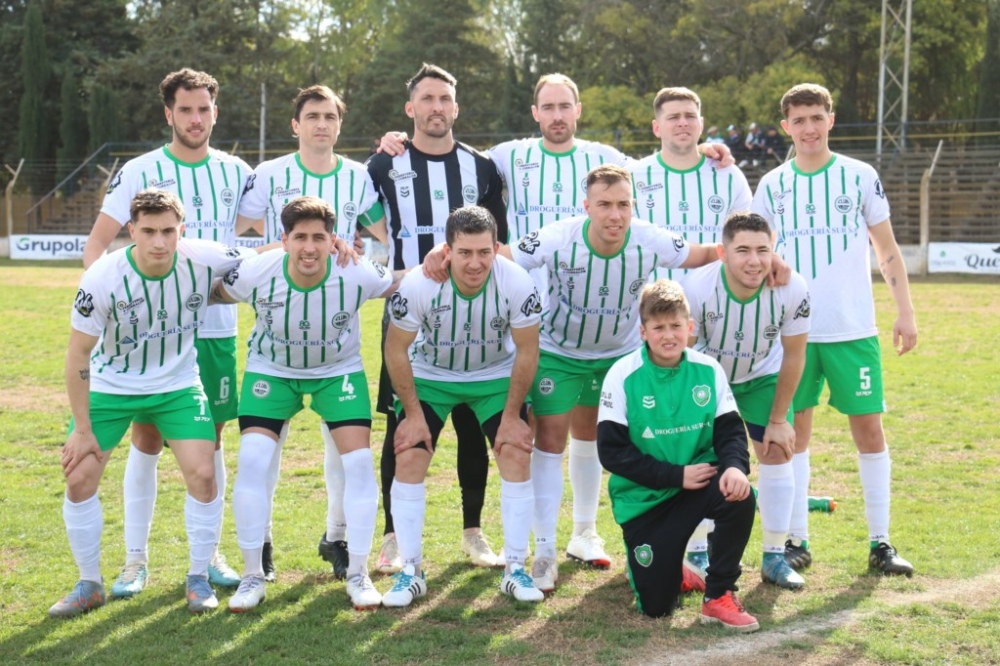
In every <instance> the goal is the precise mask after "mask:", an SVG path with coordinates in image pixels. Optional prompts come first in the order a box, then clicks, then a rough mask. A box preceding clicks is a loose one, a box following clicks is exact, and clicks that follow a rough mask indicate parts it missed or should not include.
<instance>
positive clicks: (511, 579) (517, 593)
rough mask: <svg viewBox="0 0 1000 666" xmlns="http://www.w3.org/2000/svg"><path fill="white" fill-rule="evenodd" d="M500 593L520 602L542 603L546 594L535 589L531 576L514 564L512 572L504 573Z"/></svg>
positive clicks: (511, 566)
mask: <svg viewBox="0 0 1000 666" xmlns="http://www.w3.org/2000/svg"><path fill="white" fill-rule="evenodd" d="M500 591H501V592H503V593H504V594H506V595H508V596H511V597H514V598H515V599H517V600H518V601H541V600H542V599H544V598H545V593H544V592H542V591H541V590H539V589H538V588H537V587H535V583H534V581H533V580H532V579H531V576H529V575H528V572H527V571H525V570H524V567H523V566H522V565H520V564H517V563H512V564H511V565H510V571H509V572H505V573H504V575H503V578H502V579H501V580H500Z"/></svg>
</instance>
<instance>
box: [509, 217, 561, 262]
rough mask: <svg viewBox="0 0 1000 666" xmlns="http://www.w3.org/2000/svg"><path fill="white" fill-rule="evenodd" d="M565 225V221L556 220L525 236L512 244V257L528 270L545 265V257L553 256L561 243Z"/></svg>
mask: <svg viewBox="0 0 1000 666" xmlns="http://www.w3.org/2000/svg"><path fill="white" fill-rule="evenodd" d="M563 227H565V223H563V222H554V223H552V224H547V225H545V226H544V227H542V228H541V229H536V230H535V231H532V232H531V233H530V234H527V235H525V236H523V237H522V238H521V240H519V241H518V242H517V244H516V245H511V246H510V257H511V259H512V260H513V261H514V263H515V264H517V265H518V266H520V267H521V268H523V269H524V270H526V271H530V270H531V269H532V268H539V267H541V266H545V258H546V257H551V256H552V255H553V254H554V253H555V250H556V249H557V248H558V247H559V245H560V242H561V239H562V234H561V233H560V229H562V228H563Z"/></svg>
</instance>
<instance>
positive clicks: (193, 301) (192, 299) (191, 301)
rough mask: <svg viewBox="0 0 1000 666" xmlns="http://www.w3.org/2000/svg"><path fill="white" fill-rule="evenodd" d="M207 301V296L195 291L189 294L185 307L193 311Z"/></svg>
mask: <svg viewBox="0 0 1000 666" xmlns="http://www.w3.org/2000/svg"><path fill="white" fill-rule="evenodd" d="M204 302H205V297H204V296H202V295H201V294H198V293H194V294H191V295H190V296H188V299H187V302H186V303H184V307H186V308H187V309H188V310H191V311H192V312H193V311H194V310H197V309H198V308H200V307H201V304H202V303H204Z"/></svg>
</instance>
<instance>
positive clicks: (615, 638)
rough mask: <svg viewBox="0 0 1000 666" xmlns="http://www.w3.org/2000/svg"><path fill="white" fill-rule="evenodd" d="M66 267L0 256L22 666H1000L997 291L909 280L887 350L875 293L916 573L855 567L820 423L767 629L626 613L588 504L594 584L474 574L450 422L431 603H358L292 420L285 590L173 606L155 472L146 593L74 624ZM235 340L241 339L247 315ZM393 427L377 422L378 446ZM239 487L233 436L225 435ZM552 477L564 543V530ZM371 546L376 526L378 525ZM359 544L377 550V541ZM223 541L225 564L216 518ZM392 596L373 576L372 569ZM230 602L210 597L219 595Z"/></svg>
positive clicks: (172, 515)
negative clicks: (908, 349) (322, 546)
mask: <svg viewBox="0 0 1000 666" xmlns="http://www.w3.org/2000/svg"><path fill="white" fill-rule="evenodd" d="M79 275H80V270H79V269H78V268H76V267H74V266H72V265H70V264H42V263H35V264H31V265H25V264H11V263H10V262H0V312H2V321H0V339H2V340H3V345H2V346H0V470H2V471H0V654H2V655H3V656H4V657H5V658H6V659H7V660H10V661H13V662H15V663H47V664H52V663H79V662H83V661H90V662H94V663H102V664H103V663H113V664H117V663H134V662H147V663H185V664H194V663H205V662H208V661H215V662H220V663H263V664H269V663H279V662H284V663H298V662H320V661H324V662H327V663H343V664H350V665H357V664H441V663H443V664H465V663H473V662H474V663H497V664H508V663H510V664H514V663H517V664H574V666H577V665H581V664H618V663H650V662H657V661H664V660H667V659H677V660H681V661H691V662H695V661H708V662H722V661H727V662H728V661H732V660H733V659H734V658H735V659H741V660H746V659H749V660H750V661H751V662H757V663H761V662H776V661H791V662H805V663H840V664H846V663H852V664H853V663H893V664H896V663H898V664H926V663H941V664H945V663H949V664H950V663H960V664H983V663H1000V602H998V601H997V599H998V594H1000V539H998V538H997V535H998V534H1000V492H998V482H1000V472H998V470H997V461H998V450H1000V427H998V425H997V414H998V413H1000V388H998V384H997V379H998V377H1000V371H998V369H1000V352H998V351H997V345H996V337H997V332H998V329H1000V327H998V326H997V322H998V317H1000V286H998V285H997V283H996V281H995V280H979V281H977V280H958V279H955V280H943V279H941V278H938V279H935V280H928V281H918V282H916V283H915V284H914V286H913V295H914V302H915V304H916V307H917V310H918V324H919V326H920V327H921V328H920V330H921V339H920V345H919V347H918V348H917V350H916V351H915V352H913V353H911V354H909V355H907V356H905V357H902V358H897V357H896V356H895V355H894V354H893V353H891V350H889V344H890V341H889V339H888V337H889V336H888V334H887V333H886V332H887V331H889V330H891V319H890V315H891V313H892V312H893V308H892V306H891V303H890V301H889V299H888V294H887V289H886V288H885V287H884V286H882V285H876V294H877V297H878V301H879V308H880V319H879V324H880V328H881V330H882V331H883V334H882V340H883V346H884V348H885V350H886V353H885V375H886V389H887V398H888V403H889V410H890V411H889V412H888V414H886V416H885V427H886V431H887V434H888V438H889V443H890V448H891V451H892V457H893V489H894V493H893V509H892V513H893V524H892V534H893V541H894V543H895V544H896V546H897V547H898V548H899V549H900V552H901V554H903V555H904V556H905V557H907V558H908V559H910V560H911V561H912V562H913V563H914V565H915V566H916V567H917V575H916V576H914V578H912V579H883V578H876V577H872V576H869V575H867V573H866V566H867V560H866V549H867V545H866V535H867V530H866V527H865V519H864V505H863V501H862V498H861V489H860V484H859V482H858V478H857V463H856V456H855V454H854V453H853V445H852V443H851V441H850V435H849V432H848V431H847V428H846V421H845V419H844V418H843V417H841V416H839V415H837V414H836V413H834V412H833V411H832V410H830V409H828V408H823V409H820V410H818V411H817V416H816V432H815V433H814V439H813V442H814V444H813V483H812V494H814V495H831V496H834V497H836V498H837V500H838V502H839V506H838V508H837V511H836V512H835V513H833V514H816V513H814V514H812V519H811V531H812V540H811V542H812V548H813V553H814V557H815V560H816V564H815V565H814V566H813V567H812V568H811V569H810V570H809V571H808V573H807V587H806V589H805V590H803V591H801V592H799V593H791V592H779V591H777V590H776V589H774V588H772V587H770V586H763V585H761V584H760V583H759V575H760V574H759V569H758V564H759V561H758V560H759V557H758V554H757V553H758V551H759V547H760V533H759V526H758V529H755V531H754V536H753V538H752V540H751V544H750V546H749V548H748V550H747V554H746V556H745V557H744V563H745V565H746V566H745V569H744V577H743V579H742V581H741V583H742V588H743V589H742V598H743V600H744V601H745V603H746V605H747V607H748V609H749V610H750V611H751V612H752V613H754V614H755V615H757V616H758V618H759V620H760V622H761V626H762V630H761V632H759V633H757V634H755V635H753V636H740V637H731V636H729V635H727V634H724V633H723V632H722V631H721V630H718V629H709V628H703V627H701V626H700V625H699V624H698V621H697V616H698V604H697V603H695V600H693V599H692V600H689V601H688V602H687V604H686V605H685V607H684V608H683V609H681V610H680V611H679V612H678V613H677V614H676V615H675V617H674V618H673V619H671V620H657V621H652V620H648V619H645V618H643V617H641V616H639V615H638V614H637V613H636V612H635V611H634V610H633V607H632V600H631V593H630V590H629V589H628V587H627V585H626V583H625V578H624V575H623V568H622V564H621V563H622V560H623V552H622V546H621V541H620V532H619V531H618V528H617V527H616V526H615V525H614V523H613V522H612V520H611V515H610V510H609V506H608V501H607V498H606V497H604V498H603V499H602V507H601V514H600V521H601V524H600V531H601V533H602V534H603V535H604V536H605V537H606V538H607V540H608V550H609V552H610V553H611V554H612V555H613V556H614V557H615V560H616V564H615V566H614V567H613V568H612V570H611V571H610V572H597V571H591V570H587V569H584V568H581V567H578V566H576V565H574V564H571V563H568V562H562V563H561V566H560V573H561V578H560V586H559V588H558V589H557V591H556V592H555V594H554V595H553V596H551V597H550V598H548V599H547V600H546V601H545V602H543V603H541V604H538V605H527V604H518V603H515V602H512V601H511V600H509V599H508V598H506V597H502V596H501V595H500V594H499V592H498V590H497V583H498V582H499V574H498V573H496V572H490V571H481V570H474V569H472V568H470V567H468V566H466V565H465V564H464V562H463V559H462V557H461V554H460V552H459V549H458V544H459V540H460V534H461V510H460V499H459V492H458V488H457V483H456V481H455V474H454V440H453V438H452V437H451V436H450V429H447V430H446V434H445V437H444V440H443V442H444V443H443V444H442V446H441V447H440V449H439V453H438V455H437V456H436V457H435V461H434V464H433V465H432V468H431V474H430V477H429V482H428V504H429V511H428V517H427V524H426V529H425V534H426V538H425V559H426V562H427V568H428V582H429V584H430V595H429V596H428V598H426V599H422V600H419V601H417V602H416V603H415V604H414V605H413V607H411V608H410V609H408V610H406V611H403V612H398V611H389V610H386V609H380V610H379V611H377V612H374V613H358V612H355V611H353V610H350V608H349V605H348V603H347V598H346V595H345V594H344V591H343V583H341V582H338V581H334V580H333V579H332V578H331V577H330V576H329V575H328V568H327V565H326V564H325V563H324V562H322V561H321V560H320V559H319V558H318V557H317V555H316V542H317V541H318V539H319V536H320V534H321V532H322V531H323V528H324V524H325V512H326V499H325V489H324V484H323V475H322V443H321V441H320V438H319V433H318V424H319V421H318V419H317V418H316V416H315V415H314V414H312V413H311V412H305V413H303V414H301V415H300V416H299V417H298V418H297V419H296V420H295V421H294V422H293V425H292V432H291V434H290V436H289V441H288V444H287V445H286V450H285V455H284V458H283V462H282V477H281V482H280V484H279V486H278V492H277V497H276V501H275V528H274V537H275V543H276V564H277V566H278V570H279V580H278V582H277V583H275V584H271V585H270V586H269V587H268V599H267V601H266V602H265V603H264V604H263V605H262V606H261V607H260V609H259V610H257V611H255V612H251V613H248V614H245V615H240V616H237V615H231V614H229V613H228V612H226V611H224V610H221V611H219V612H216V613H213V614H209V615H206V616H201V617H195V616H192V615H190V614H189V613H188V612H187V610H186V608H185V605H184V603H183V576H184V573H185V571H186V568H187V546H186V541H185V535H184V526H183V499H184V490H183V485H182V483H181V479H180V475H179V473H178V472H177V466H176V464H175V462H174V461H173V460H172V458H170V456H169V455H166V456H164V457H163V458H162V460H161V463H160V470H161V471H160V491H159V492H160V494H159V500H158V503H157V509H156V518H155V521H154V526H153V533H152V537H151V540H150V543H151V553H150V558H151V571H152V579H151V583H150V586H149V587H148V588H147V590H146V591H145V592H143V594H142V595H140V596H139V597H136V598H135V599H133V600H130V601H122V602H115V603H110V604H108V605H107V606H106V607H104V608H102V609H100V610H98V611H95V612H93V613H90V614H88V615H87V616H84V617H82V618H79V619H76V620H71V621H52V620H49V619H47V617H46V615H45V612H46V610H47V608H48V606H49V605H50V604H51V603H53V602H54V601H55V600H56V599H57V598H58V597H59V596H61V595H62V594H64V593H65V592H67V591H68V590H69V589H70V587H71V586H72V585H73V583H74V581H75V580H76V569H75V565H74V564H73V560H72V556H71V555H70V552H69V547H68V544H67V541H66V535H65V529H64V527H63V523H62V518H61V505H62V495H63V482H62V475H61V470H60V466H59V452H60V447H61V445H62V443H63V439H64V437H65V429H66V424H67V422H68V419H69V409H68V405H67V402H66V398H65V394H64V391H63V386H62V382H63V380H62V372H63V371H62V365H63V356H64V353H65V345H66V340H67V335H68V330H69V326H68V314H69V308H70V305H71V303H72V298H73V295H74V294H75V290H76V283H77V280H78V279H79ZM242 314H243V320H242V321H241V326H242V327H243V328H242V330H244V331H246V330H249V328H248V324H249V320H248V315H249V312H248V310H247V309H244V311H243V313H242ZM379 316H380V304H379V303H372V304H369V305H368V306H366V309H365V310H364V312H363V317H364V320H365V323H364V327H365V332H366V335H365V341H366V344H367V350H368V353H367V355H366V358H365V363H366V367H367V368H368V376H369V379H370V380H372V381H371V384H372V385H371V389H372V396H373V397H374V395H375V382H374V380H375V379H377V364H378V356H377V354H378V350H377V341H378V332H377V330H378V329H377V326H378V318H379ZM383 429H384V422H383V421H382V420H381V417H378V416H377V417H376V421H375V424H374V426H373V433H372V441H373V442H375V443H376V447H375V448H376V456H378V455H379V452H380V448H381V437H382V432H383ZM226 447H227V449H226V459H227V462H228V468H229V478H230V491H231V487H232V479H233V476H234V474H235V472H236V459H237V451H238V433H237V430H236V427H235V425H230V426H229V427H228V428H227V430H226ZM123 452H124V450H122V451H118V452H117V453H116V454H115V455H114V456H113V457H112V461H111V463H110V464H109V466H108V470H107V473H106V474H105V478H104V483H103V486H102V489H101V499H102V503H103V505H104V517H105V530H104V550H103V559H102V570H103V571H104V574H105V577H106V578H107V579H112V578H113V577H114V576H115V575H116V573H117V570H118V567H119V565H120V564H121V560H122V554H123V549H124V547H123V541H122V511H121V477H122V470H123V466H124V461H125V455H123ZM490 488H491V490H490V492H489V494H488V499H487V506H486V512H485V516H484V525H485V529H486V532H487V534H488V535H489V537H490V538H491V540H492V542H493V544H494V546H496V547H499V545H500V541H501V529H500V523H499V515H498V514H499V512H498V505H499V499H498V497H499V484H498V475H497V474H496V472H495V467H494V469H493V471H491V475H490ZM569 498H570V494H569V489H568V487H567V493H566V502H565V506H564V507H563V510H562V514H561V521H560V527H561V531H560V543H562V544H564V543H565V541H566V539H567V538H568V530H569V528H570V521H571V510H570V504H569ZM379 532H381V516H380V527H379ZM374 547H375V548H376V549H377V547H378V543H377V539H376V544H375V545H374ZM223 551H224V552H225V553H226V554H227V555H228V556H229V558H230V560H231V563H232V564H233V565H234V566H235V567H236V568H237V569H239V568H240V557H239V551H238V549H237V547H236V538H235V529H234V526H233V520H232V513H231V511H230V509H229V507H228V505H227V509H226V522H225V526H224V536H223ZM375 582H376V586H378V587H379V588H380V589H382V590H385V589H387V587H388V581H387V580H386V579H384V578H378V579H376V581H375ZM228 596H229V592H223V593H222V594H221V595H220V598H221V601H222V603H223V604H225V602H226V600H227V599H228Z"/></svg>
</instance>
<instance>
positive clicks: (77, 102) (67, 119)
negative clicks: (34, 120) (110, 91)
mask: <svg viewBox="0 0 1000 666" xmlns="http://www.w3.org/2000/svg"><path fill="white" fill-rule="evenodd" d="M80 92H81V91H80V82H79V79H77V77H76V73H75V72H74V69H73V66H72V65H71V64H67V65H66V73H65V74H64V75H63V80H62V86H61V89H60V92H59V141H60V146H59V150H57V151H56V159H57V163H58V174H57V175H56V177H57V178H58V179H59V180H60V181H62V179H63V178H65V177H66V176H68V175H69V174H70V173H72V171H73V169H75V168H76V167H77V165H78V164H79V163H80V161H81V160H82V159H83V158H84V157H86V154H85V153H86V151H87V117H86V115H84V111H83V104H82V100H81V97H80Z"/></svg>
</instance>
